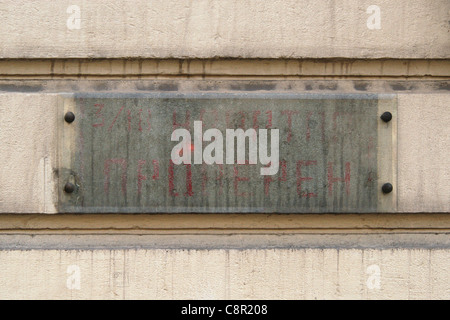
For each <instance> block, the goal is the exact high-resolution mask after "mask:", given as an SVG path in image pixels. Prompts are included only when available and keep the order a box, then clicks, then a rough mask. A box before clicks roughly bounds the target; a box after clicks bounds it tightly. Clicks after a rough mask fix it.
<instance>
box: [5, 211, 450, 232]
mask: <svg viewBox="0 0 450 320" xmlns="http://www.w3.org/2000/svg"><path fill="white" fill-rule="evenodd" d="M317 232H321V233H351V232H356V233H396V232H405V233H408V232H410V233H448V232H450V216H449V215H447V214H392V215H388V214H363V215H356V214H349V215H330V214H325V215H259V214H254V215H251V214H250V215H249V214H244V215H236V214H231V215H215V214H212V215H199V214H197V215H190V214H170V215H142V214H139V215H117V214H104V215H99V214H97V215H5V216H1V217H0V234H5V233H36V234H46V233H49V234H50V233H71V234H85V233H118V234H179V233H190V234H197V233H202V234H240V233H317Z"/></svg>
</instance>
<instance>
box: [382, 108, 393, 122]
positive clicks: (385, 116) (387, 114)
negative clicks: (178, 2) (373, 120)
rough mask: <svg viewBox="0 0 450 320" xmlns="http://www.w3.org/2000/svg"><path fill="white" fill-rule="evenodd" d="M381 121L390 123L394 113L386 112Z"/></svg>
mask: <svg viewBox="0 0 450 320" xmlns="http://www.w3.org/2000/svg"><path fill="white" fill-rule="evenodd" d="M380 118H381V120H383V121H384V122H389V121H391V120H392V113H390V112H389V111H386V112H385V113H383V114H382V115H381V117H380Z"/></svg>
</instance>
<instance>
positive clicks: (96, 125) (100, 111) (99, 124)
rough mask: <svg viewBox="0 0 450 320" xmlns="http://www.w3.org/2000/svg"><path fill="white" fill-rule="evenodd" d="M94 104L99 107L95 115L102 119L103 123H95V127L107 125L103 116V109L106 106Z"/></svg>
mask: <svg viewBox="0 0 450 320" xmlns="http://www.w3.org/2000/svg"><path fill="white" fill-rule="evenodd" d="M94 106H95V107H96V108H97V111H96V112H95V116H96V117H97V118H100V119H101V120H102V122H101V123H94V124H93V125H92V126H93V127H103V126H104V125H105V119H104V118H103V114H102V109H103V108H104V107H105V105H104V104H99V103H97V104H94Z"/></svg>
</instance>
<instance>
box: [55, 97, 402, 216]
mask: <svg viewBox="0 0 450 320" xmlns="http://www.w3.org/2000/svg"><path fill="white" fill-rule="evenodd" d="M60 110H62V112H61V119H63V116H64V114H65V113H66V112H68V111H72V112H73V113H74V114H75V117H76V118H75V121H74V122H72V123H70V124H69V123H66V122H64V121H61V127H60V130H59V131H60V132H59V140H60V141H59V157H60V168H59V180H60V181H59V211H60V212H80V213H99V212H105V213H108V212H129V213H172V212H192V213H217V212H220V213H227V212H228V213H240V212H250V213H252V212H254V213H258V212H259V213H260V212H264V213H327V212H330V213H352V212H353V213H355V212H380V211H393V210H395V205H394V203H395V202H394V201H391V200H392V199H393V198H394V197H395V192H394V193H392V194H391V195H385V194H383V193H382V192H381V188H380V185H381V184H382V183H384V182H388V181H384V180H389V179H390V181H389V182H392V184H393V185H394V187H395V181H394V177H395V170H392V168H393V167H394V166H393V165H392V163H393V161H394V157H393V156H392V154H393V150H394V147H393V146H394V142H395V139H393V135H394V134H395V132H396V130H395V121H396V120H395V117H394V119H393V120H392V121H391V122H390V123H384V122H383V121H382V120H381V119H380V112H381V111H383V112H384V111H390V112H391V113H393V114H394V115H396V99H395V96H392V95H390V96H387V95H385V96H380V95H373V94H372V95H362V94H352V95H351V94H348V95H336V94H335V95H324V94H277V93H270V94H269V93H267V94H257V93H240V94H225V93H208V94H181V93H170V94H169V93H155V94H77V95H73V96H70V97H69V96H65V97H63V98H62V99H61V108H60ZM209 129H216V130H209ZM238 129H243V130H242V131H240V130H238ZM174 132H175V133H174ZM277 133H278V137H277ZM172 134H175V135H176V134H178V138H177V139H175V138H174V139H171V137H172ZM231 134H237V135H239V134H243V135H247V137H245V138H244V139H243V141H244V144H240V143H239V141H238V140H239V138H236V139H233V138H232V135H231ZM181 135H182V136H183V137H184V138H185V140H184V143H183V142H182V140H181V138H179V136H181ZM212 136H213V137H214V138H211V137H212ZM266 136H267V139H264V137H266ZM179 139H180V140H179ZM172 140H175V141H172ZM265 140H266V141H265ZM379 140H383V142H382V143H380V141H379ZM384 140H386V141H384ZM233 141H234V143H233ZM277 142H278V146H279V148H278V152H277V148H276V145H277ZM381 145H382V146H383V148H384V150H381V152H382V155H380V150H379V146H381ZM177 146H179V147H180V148H182V151H181V150H178V149H176V148H177ZM174 148H175V149H174ZM174 150H176V151H174ZM189 153H190V156H189ZM239 153H241V157H242V154H243V157H244V159H245V160H244V161H242V159H241V160H240V161H238V160H239V159H238V154H239ZM180 159H184V161H185V163H181V164H177V163H178V161H180ZM211 161H215V163H213V164H208V163H211ZM380 161H384V162H385V163H380ZM238 162H239V163H238ZM264 168H266V172H264V170H262V169H264ZM269 168H270V169H269ZM383 170H385V171H386V172H384V173H383V172H381V171H383ZM379 171H380V172H379ZM381 177H382V179H384V180H383V181H381V180H380V179H381ZM67 183H72V184H73V185H74V186H75V190H74V192H72V193H67V192H64V191H63V190H64V186H65V185H66V184H67ZM383 197H384V198H383ZM385 198H388V199H391V200H389V201H386V200H385Z"/></svg>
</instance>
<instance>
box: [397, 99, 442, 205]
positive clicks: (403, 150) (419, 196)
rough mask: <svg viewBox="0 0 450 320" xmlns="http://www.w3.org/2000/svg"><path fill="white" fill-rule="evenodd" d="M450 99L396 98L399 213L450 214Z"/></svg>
mask: <svg viewBox="0 0 450 320" xmlns="http://www.w3.org/2000/svg"><path fill="white" fill-rule="evenodd" d="M449 105H450V96H449V95H448V94H400V95H399V96H398V210H399V211H400V212H450V157H449V150H450V126H449V123H450V113H449V109H448V108H449Z"/></svg>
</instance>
